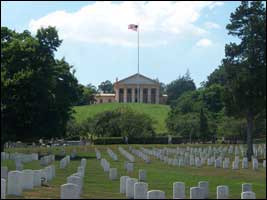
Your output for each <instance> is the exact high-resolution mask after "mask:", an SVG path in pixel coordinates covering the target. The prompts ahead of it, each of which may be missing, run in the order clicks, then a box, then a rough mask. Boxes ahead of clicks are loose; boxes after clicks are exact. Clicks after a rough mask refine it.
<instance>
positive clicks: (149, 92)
mask: <svg viewBox="0 0 267 200" xmlns="http://www.w3.org/2000/svg"><path fill="white" fill-rule="evenodd" d="M147 103H151V88H147Z"/></svg>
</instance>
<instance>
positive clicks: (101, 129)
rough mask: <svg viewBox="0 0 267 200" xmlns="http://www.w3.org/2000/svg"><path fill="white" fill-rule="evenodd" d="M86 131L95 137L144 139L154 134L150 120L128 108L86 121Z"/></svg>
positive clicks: (108, 112)
mask: <svg viewBox="0 0 267 200" xmlns="http://www.w3.org/2000/svg"><path fill="white" fill-rule="evenodd" d="M84 123H86V124H87V126H86V131H87V132H88V133H90V134H93V135H95V136H98V137H101V136H107V137H118V136H120V137H121V136H128V137H145V136H153V135H154V134H155V131H154V128H153V121H152V119H151V118H150V117H149V116H148V115H146V114H143V113H138V112H135V111H133V110H131V109H129V108H119V109H115V110H111V111H104V112H102V113H99V114H97V115H95V116H94V117H92V118H89V119H87V120H86V121H85V122H84Z"/></svg>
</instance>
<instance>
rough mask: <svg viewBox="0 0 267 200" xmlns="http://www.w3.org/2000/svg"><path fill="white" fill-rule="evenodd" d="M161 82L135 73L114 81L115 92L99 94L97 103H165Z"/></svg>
mask: <svg viewBox="0 0 267 200" xmlns="http://www.w3.org/2000/svg"><path fill="white" fill-rule="evenodd" d="M159 90H160V84H159V82H157V81H155V80H153V79H150V78H148V77H146V76H144V75H142V74H139V73H137V74H134V75H132V76H129V77H127V78H124V79H122V80H120V81H118V79H116V82H115V83H114V91H115V94H97V95H96V96H95V99H96V103H109V102H119V103H130V102H132V103H133V102H136V103H138V102H140V103H151V104H159V103H162V104H164V103H165V102H166V98H167V96H166V95H162V96H161V95H160V91H159Z"/></svg>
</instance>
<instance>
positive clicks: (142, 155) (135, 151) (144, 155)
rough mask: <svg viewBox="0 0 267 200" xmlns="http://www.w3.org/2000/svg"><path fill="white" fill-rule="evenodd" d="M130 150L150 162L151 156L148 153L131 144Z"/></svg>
mask: <svg viewBox="0 0 267 200" xmlns="http://www.w3.org/2000/svg"><path fill="white" fill-rule="evenodd" d="M129 150H130V152H131V153H133V154H134V155H136V156H137V157H139V158H141V159H142V160H144V161H145V162H146V163H150V162H151V161H150V158H149V156H148V155H146V154H145V153H143V152H142V151H140V150H138V149H135V148H133V147H131V146H129Z"/></svg>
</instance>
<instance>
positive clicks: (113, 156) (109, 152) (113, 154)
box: [107, 148, 118, 161]
mask: <svg viewBox="0 0 267 200" xmlns="http://www.w3.org/2000/svg"><path fill="white" fill-rule="evenodd" d="M107 152H108V155H109V156H110V157H111V158H112V160H114V161H118V156H117V154H116V153H114V152H113V151H112V150H111V149H110V148H107Z"/></svg>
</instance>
